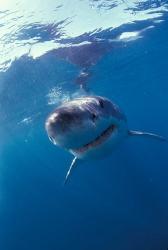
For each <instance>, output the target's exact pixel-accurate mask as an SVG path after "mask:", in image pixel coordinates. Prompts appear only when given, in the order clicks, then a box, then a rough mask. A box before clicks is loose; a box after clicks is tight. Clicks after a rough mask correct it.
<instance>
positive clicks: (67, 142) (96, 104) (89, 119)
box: [45, 96, 166, 183]
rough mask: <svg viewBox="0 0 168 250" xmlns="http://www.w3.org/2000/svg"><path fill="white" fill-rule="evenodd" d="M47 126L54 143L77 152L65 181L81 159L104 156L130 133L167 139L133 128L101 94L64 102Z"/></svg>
mask: <svg viewBox="0 0 168 250" xmlns="http://www.w3.org/2000/svg"><path fill="white" fill-rule="evenodd" d="M45 128H46V131H47V134H48V137H49V139H50V141H51V142H52V143H53V144H54V145H57V146H59V147H61V148H64V149H65V150H67V151H69V152H70V153H71V154H73V155H74V159H73V160H72V163H71V165H70V168H69V170H68V172H67V175H66V178H65V183H66V182H67V180H68V177H69V175H70V173H71V170H72V169H73V167H74V166H75V165H76V164H77V162H78V161H80V160H82V159H97V158H99V157H104V156H106V155H108V154H110V153H111V152H112V151H113V149H114V148H115V147H116V146H117V145H118V144H119V143H120V142H122V141H123V140H124V139H125V138H127V137H130V136H146V137H151V138H154V139H158V140H161V141H165V140H166V139H165V138H164V137H162V136H160V135H157V134H154V133H149V132H144V131H135V130H130V129H129V128H128V126H127V119H126V116H125V114H124V113H123V112H122V111H121V110H120V108H119V107H118V106H117V105H116V104H114V103H113V102H112V101H110V100H109V99H107V98H105V97H101V96H84V97H80V98H76V99H74V100H70V101H68V102H65V103H63V104H62V105H61V106H59V107H58V108H56V109H55V110H54V111H53V112H52V113H51V114H50V115H49V116H48V118H47V120H46V122H45Z"/></svg>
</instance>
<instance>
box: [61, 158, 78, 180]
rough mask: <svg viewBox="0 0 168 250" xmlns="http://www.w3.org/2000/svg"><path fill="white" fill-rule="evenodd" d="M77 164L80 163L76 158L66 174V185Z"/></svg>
mask: <svg viewBox="0 0 168 250" xmlns="http://www.w3.org/2000/svg"><path fill="white" fill-rule="evenodd" d="M77 163H78V158H77V157H74V158H73V160H72V162H71V165H70V167H69V169H68V172H67V174H66V177H65V180H64V185H65V184H66V183H67V181H68V179H69V176H70V174H71V172H72V169H73V168H74V167H75V166H76V165H77Z"/></svg>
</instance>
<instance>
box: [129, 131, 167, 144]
mask: <svg viewBox="0 0 168 250" xmlns="http://www.w3.org/2000/svg"><path fill="white" fill-rule="evenodd" d="M128 134H129V135H137V136H147V137H151V138H154V139H157V140H160V141H167V139H166V138H165V137H163V136H161V135H157V134H154V133H149V132H143V131H137V130H129V131H128Z"/></svg>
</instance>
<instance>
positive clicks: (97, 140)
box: [71, 124, 117, 154]
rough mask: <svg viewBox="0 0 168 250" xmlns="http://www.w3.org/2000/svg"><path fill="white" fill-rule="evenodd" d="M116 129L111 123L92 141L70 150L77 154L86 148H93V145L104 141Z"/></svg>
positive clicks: (86, 149)
mask: <svg viewBox="0 0 168 250" xmlns="http://www.w3.org/2000/svg"><path fill="white" fill-rule="evenodd" d="M116 129H117V126H116V125H114V124H112V125H110V126H109V127H108V128H107V129H105V130H104V131H103V132H102V133H101V134H100V135H99V136H98V137H96V138H95V139H94V140H93V141H91V142H89V143H87V144H85V145H84V146H82V147H79V148H73V149H71V151H72V152H74V153H77V154H83V153H86V152H87V151H88V150H90V149H94V148H95V147H97V146H99V145H101V144H102V143H104V142H105V141H106V140H107V139H108V138H109V137H110V136H111V134H112V133H113V132H114V131H115V130H116Z"/></svg>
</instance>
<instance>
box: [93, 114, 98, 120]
mask: <svg viewBox="0 0 168 250" xmlns="http://www.w3.org/2000/svg"><path fill="white" fill-rule="evenodd" d="M96 119H97V115H95V114H94V113H92V120H93V121H95V120H96Z"/></svg>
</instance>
